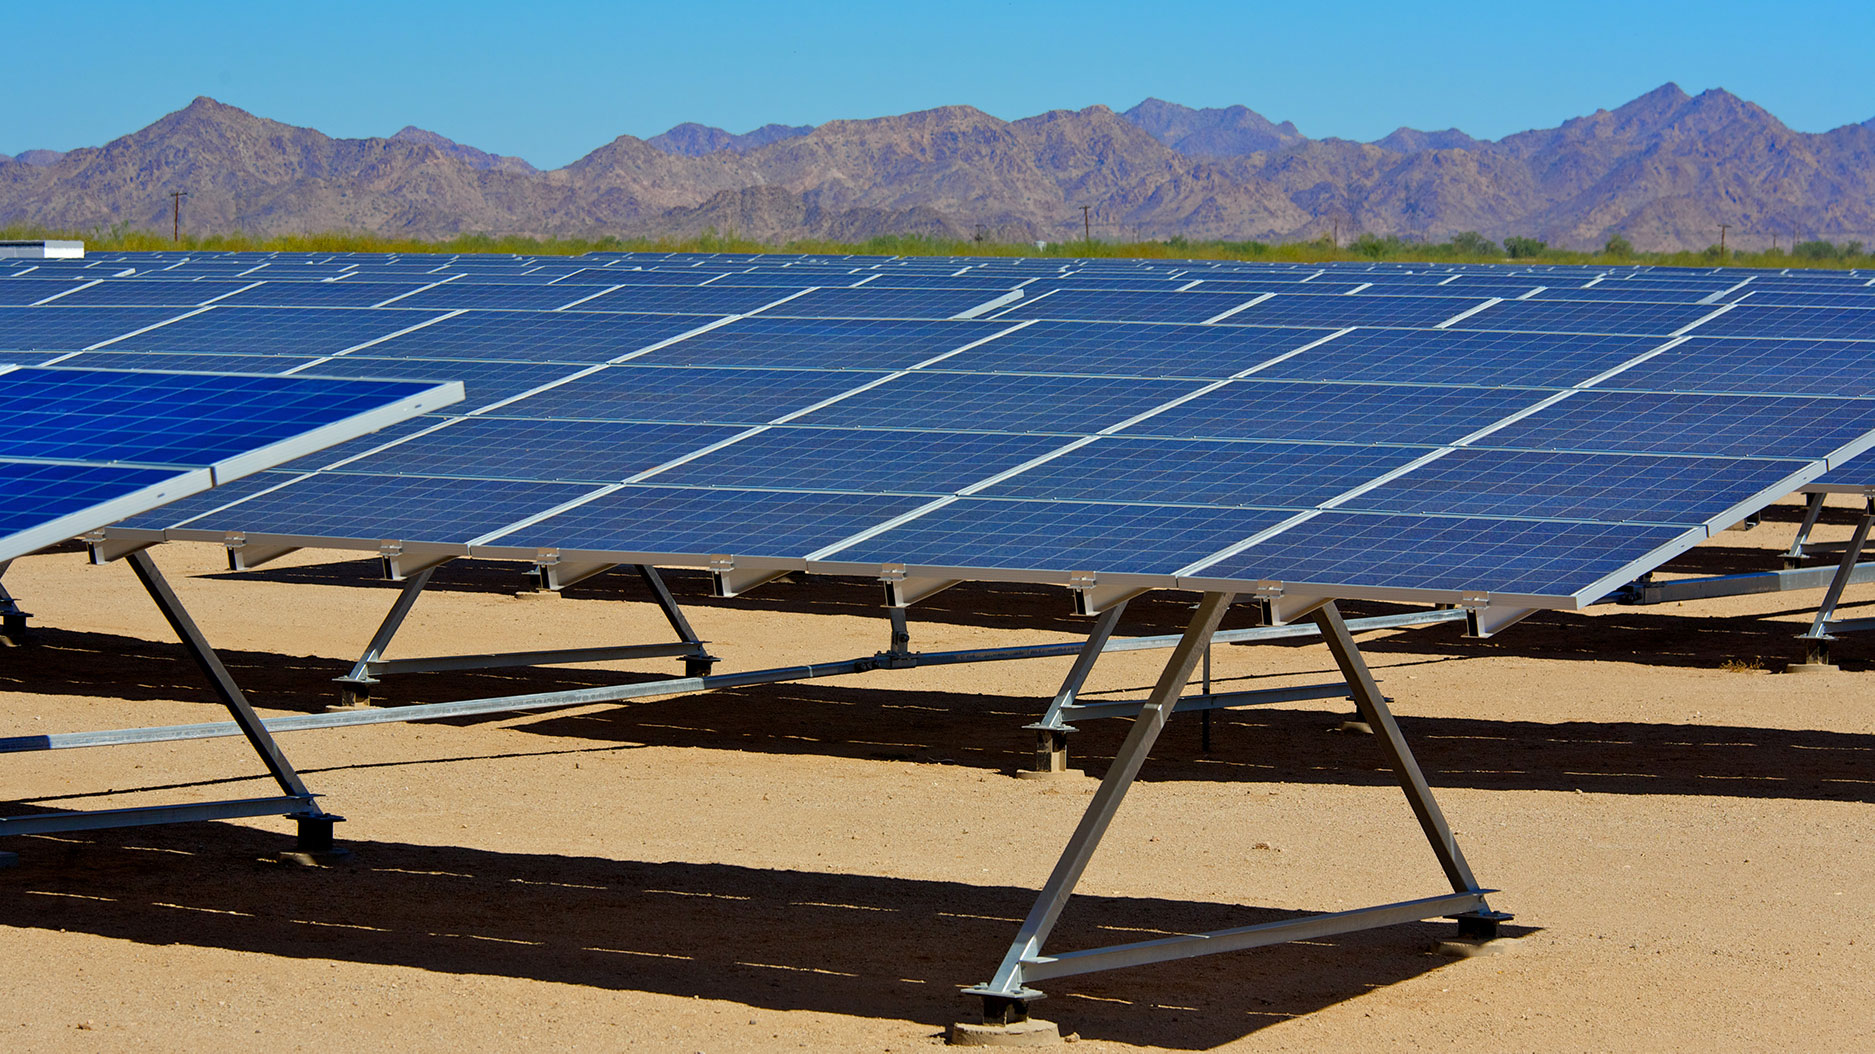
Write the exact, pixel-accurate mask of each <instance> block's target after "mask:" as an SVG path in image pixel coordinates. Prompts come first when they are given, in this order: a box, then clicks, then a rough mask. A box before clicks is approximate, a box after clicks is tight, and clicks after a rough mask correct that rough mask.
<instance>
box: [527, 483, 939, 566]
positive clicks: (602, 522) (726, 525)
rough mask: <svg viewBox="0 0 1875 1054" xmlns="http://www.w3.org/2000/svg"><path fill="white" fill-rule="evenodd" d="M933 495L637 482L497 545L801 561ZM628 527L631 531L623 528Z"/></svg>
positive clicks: (910, 508) (908, 509)
mask: <svg viewBox="0 0 1875 1054" xmlns="http://www.w3.org/2000/svg"><path fill="white" fill-rule="evenodd" d="M928 500H929V499H926V498H914V497H902V496H896V495H886V494H810V493H801V492H798V491H751V490H727V489H724V490H709V489H693V488H688V487H655V486H645V485H638V486H630V487H625V488H622V489H620V490H618V491H615V492H613V493H611V494H608V495H606V496H605V497H602V498H597V499H595V500H593V501H590V502H588V503H586V504H584V505H581V506H579V507H577V508H574V509H569V510H568V511H566V512H562V513H559V514H558V515H555V516H551V517H549V518H548V519H546V520H544V521H542V522H540V523H537V524H534V525H532V526H530V527H524V528H521V529H520V530H517V531H514V532H512V533H510V534H506V535H503V536H502V537H500V538H498V539H496V540H495V541H494V542H493V544H495V545H500V546H516V547H524V548H539V547H542V546H548V547H558V548H561V549H580V550H593V551H602V550H603V551H625V550H621V549H620V548H619V546H620V545H621V543H629V544H630V545H632V546H634V547H641V548H634V549H632V550H629V551H632V552H647V553H672V554H685V555H700V556H712V555H716V554H729V555H734V556H740V557H750V558H754V557H779V558H783V559H794V558H799V557H800V556H801V555H803V554H805V553H809V552H813V551H814V550H816V549H819V548H821V547H822V546H825V545H829V544H831V543H833V542H836V541H839V540H841V539H843V538H846V537H849V536H851V535H853V534H856V533H858V532H859V531H863V530H865V529H867V528H869V527H872V526H873V525H875V524H878V523H882V522H884V521H886V520H889V519H891V518H892V517H894V516H897V515H899V514H901V513H904V512H909V511H910V510H912V509H915V508H917V507H918V506H920V505H923V504H925V503H926V502H927V501H928ZM621 524H629V525H630V528H629V529H627V530H621V529H620V525H621Z"/></svg>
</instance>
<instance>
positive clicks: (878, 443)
mask: <svg viewBox="0 0 1875 1054" xmlns="http://www.w3.org/2000/svg"><path fill="white" fill-rule="evenodd" d="M1062 442H1063V440H1062V439H1061V438H1060V437H1058V436H1024V435H984V434H981V433H974V432H900V431H890V430H886V429H831V428H804V427H798V426H783V427H779V428H770V429H768V430H766V431H764V432H762V433H760V434H758V435H754V436H751V437H749V438H747V439H744V440H742V441H740V442H737V443H732V444H730V445H729V446H726V447H724V448H722V449H721V450H716V451H713V452H711V453H709V454H705V455H704V456H702V457H700V458H697V459H696V460H694V461H689V462H686V463H685V464H683V465H680V466H678V467H677V468H674V469H669V470H666V471H664V472H660V473H658V474H657V475H656V476H655V477H653V478H652V479H651V480H650V482H653V483H658V484H684V485H691V486H703V487H765V488H774V489H781V490H827V491H861V492H867V493H894V494H950V493H953V492H955V491H957V490H961V489H962V488H964V487H967V486H969V485H970V484H972V483H976V482H978V481H980V480H983V479H987V478H988V477H990V476H991V475H994V474H995V473H998V472H1001V471H1003V470H1005V469H1010V468H1014V467H1015V466H1017V465H1020V464H1022V463H1023V462H1025V461H1028V460H1029V459H1031V458H1034V457H1038V456H1040V455H1041V454H1044V453H1046V452H1048V451H1050V450H1053V449H1056V448H1057V447H1059V446H1061V445H1062ZM699 445H701V444H699Z"/></svg>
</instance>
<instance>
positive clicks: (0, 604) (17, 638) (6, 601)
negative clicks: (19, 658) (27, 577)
mask: <svg viewBox="0 0 1875 1054" xmlns="http://www.w3.org/2000/svg"><path fill="white" fill-rule="evenodd" d="M11 562H12V561H4V562H0V575H4V574H6V571H7V565H8V564H9V563H11ZM31 617H32V616H31V615H28V614H27V613H26V612H25V611H22V610H21V609H20V606H19V602H18V601H16V600H14V599H13V594H11V593H9V592H7V587H6V586H5V585H4V584H0V646H5V647H8V648H16V647H19V646H20V645H22V644H25V643H26V620H27V619H29V618H31Z"/></svg>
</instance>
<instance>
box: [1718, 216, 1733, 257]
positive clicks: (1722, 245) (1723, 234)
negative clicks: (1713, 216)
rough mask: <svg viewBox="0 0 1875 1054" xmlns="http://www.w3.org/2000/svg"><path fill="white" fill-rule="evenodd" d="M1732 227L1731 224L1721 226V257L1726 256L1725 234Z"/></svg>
mask: <svg viewBox="0 0 1875 1054" xmlns="http://www.w3.org/2000/svg"><path fill="white" fill-rule="evenodd" d="M1731 227H1732V225H1731V224H1729V223H1721V224H1719V255H1720V256H1724V255H1725V232H1726V231H1728V230H1730V229H1731Z"/></svg>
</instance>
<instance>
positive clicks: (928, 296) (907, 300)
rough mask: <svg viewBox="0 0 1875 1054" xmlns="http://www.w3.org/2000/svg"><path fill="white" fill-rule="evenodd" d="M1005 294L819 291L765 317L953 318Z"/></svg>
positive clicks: (869, 289) (868, 289)
mask: <svg viewBox="0 0 1875 1054" xmlns="http://www.w3.org/2000/svg"><path fill="white" fill-rule="evenodd" d="M999 295H1001V294H999V293H997V292H995V291H993V290H992V291H989V292H985V291H983V290H980V289H961V290H960V289H875V288H872V287H871V286H861V287H860V288H858V289H816V290H814V291H813V292H811V293H804V294H802V295H800V296H797V297H795V298H794V299H792V300H790V301H788V302H787V303H785V304H777V305H775V306H774V307H771V308H769V309H768V310H767V311H766V312H764V314H769V315H787V316H789V317H791V318H932V319H938V318H953V317H955V316H957V315H961V314H963V313H964V312H966V311H970V310H972V309H973V308H976V307H979V306H981V305H983V304H986V303H988V302H990V301H991V300H994V299H996V297H997V296H999Z"/></svg>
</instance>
